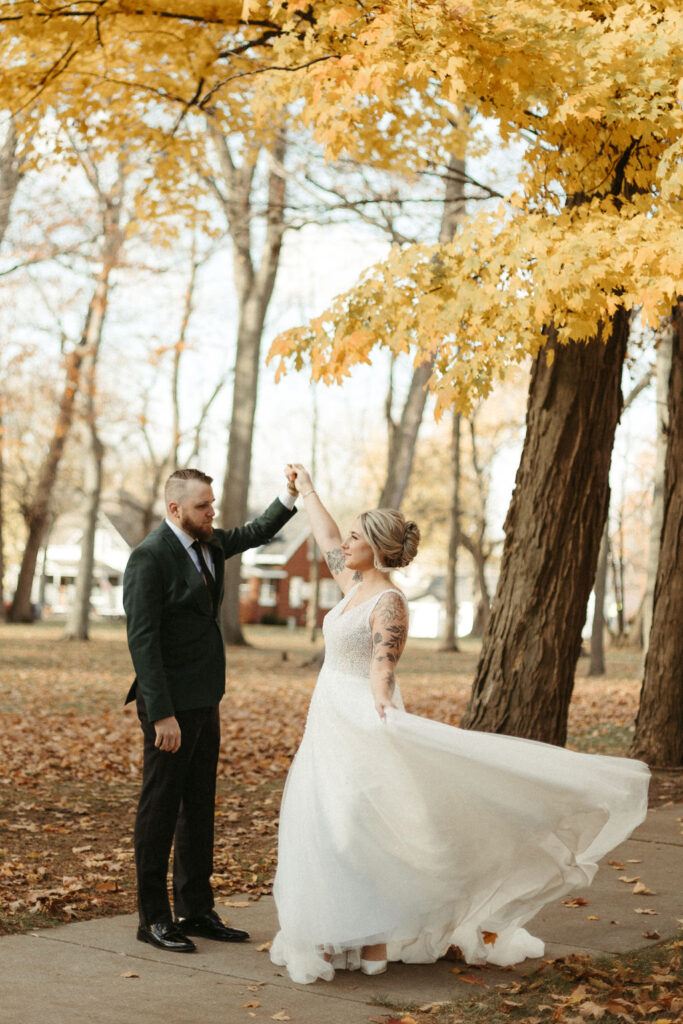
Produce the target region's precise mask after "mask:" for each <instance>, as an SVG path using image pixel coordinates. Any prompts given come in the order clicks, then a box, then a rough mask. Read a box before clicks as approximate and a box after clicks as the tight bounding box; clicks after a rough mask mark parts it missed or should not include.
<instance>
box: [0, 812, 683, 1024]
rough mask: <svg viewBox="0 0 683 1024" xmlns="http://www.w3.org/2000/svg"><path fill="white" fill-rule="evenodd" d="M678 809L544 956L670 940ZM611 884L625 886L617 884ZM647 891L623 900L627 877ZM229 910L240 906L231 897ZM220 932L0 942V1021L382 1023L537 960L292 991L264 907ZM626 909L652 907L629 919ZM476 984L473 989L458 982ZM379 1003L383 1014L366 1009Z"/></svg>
mask: <svg viewBox="0 0 683 1024" xmlns="http://www.w3.org/2000/svg"><path fill="white" fill-rule="evenodd" d="M682 821H683V804H678V805H676V806H671V807H665V808H659V809H657V810H653V811H650V813H649V814H648V817H647V820H646V821H645V822H644V824H643V825H642V826H641V827H640V828H639V829H638V830H637V831H636V832H635V833H634V835H633V836H632V837H631V838H630V839H629V840H628V841H627V842H625V843H623V844H622V846H620V847H618V848H617V849H616V850H615V851H614V852H613V853H612V854H611V855H610V860H612V861H617V862H618V863H619V864H621V865H623V869H622V868H621V867H618V866H610V865H609V864H607V863H604V864H603V865H601V867H600V871H599V872H598V875H597V877H596V879H595V881H594V883H593V885H592V886H591V888H590V889H588V890H584V891H583V892H582V893H578V892H577V893H571V894H570V895H571V896H578V895H581V896H582V897H583V898H584V899H586V900H587V901H588V905H587V906H567V905H565V904H563V903H556V904H551V905H549V906H548V907H546V908H545V909H544V910H543V911H542V912H541V913H540V914H539V915H538V916H537V917H536V918H534V920H533V921H532V922H531V923H530V924H529V925H528V927H529V930H530V931H531V932H532V933H533V934H535V935H539V936H540V937H541V938H543V939H544V940H545V942H546V958H553V957H559V956H563V955H565V954H567V953H572V952H575V953H576V952H580V953H588V954H589V955H591V956H600V955H603V954H605V953H619V952H626V951H627V950H632V949H637V948H639V947H643V946H648V945H651V944H652V941H653V940H652V939H649V938H646V937H645V936H644V933H645V932H657V933H658V934H659V935H660V936H661V937H662V938H669V937H671V936H673V935H674V934H675V933H676V930H677V927H678V923H679V921H680V919H681V918H683V885H682V881H683V834H682V833H683V829H682V827H681V823H682ZM621 878H628V879H630V880H631V881H629V882H624V881H621V880H620V879H621ZM636 878H638V880H639V881H640V882H641V884H643V885H644V886H646V887H647V889H649V890H651V894H650V895H647V894H642V895H638V894H634V893H633V889H634V887H635V886H636V884H637V883H636V881H635V879H636ZM234 902H241V901H240V900H239V898H238V897H235V898H234ZM218 909H219V911H220V912H221V913H222V914H223V916H225V917H227V919H228V920H229V921H230V923H232V924H234V925H235V926H236V927H239V928H246V929H247V930H248V931H249V932H250V933H251V942H250V943H245V944H244V945H222V944H220V943H214V942H208V941H205V940H203V939H198V940H197V945H198V947H199V952H198V953H196V954H192V955H181V954H170V953H163V952H161V951H159V950H156V949H154V948H153V947H151V946H146V945H144V944H143V943H140V942H138V941H137V940H136V938H135V929H136V919H135V918H134V917H133V916H126V917H115V918H102V919H99V920H94V921H84V922H82V923H77V924H69V925H63V926H61V927H58V928H51V929H45V930H41V931H36V932H31V933H28V934H24V935H10V936H6V937H4V938H1V939H0V1022H2V1024H85V1022H97V1024H142V1022H147V1021H149V1022H154V1024H156V1022H160V1024H250V1022H251V1021H257V1022H259V1021H260V1022H268V1021H270V1020H272V1019H273V1018H274V1019H275V1020H291V1021H292V1022H293V1024H367V1022H368V1020H369V1019H373V1018H378V1019H380V1020H381V1019H382V1018H383V1017H386V1016H388V1015H389V1013H388V1011H387V1009H386V1004H387V1003H388V1002H389V1003H410V1002H412V1003H417V1004H422V1003H427V1002H434V1001H440V1000H453V1001H457V1000H458V999H465V998H471V997H472V994H473V991H479V992H481V991H482V990H483V989H485V988H491V987H494V986H495V985H496V984H501V983H508V984H509V983H510V982H511V981H512V980H513V978H514V975H515V974H517V975H522V974H527V973H529V972H530V971H532V970H534V968H536V967H537V966H538V963H539V961H536V960H528V961H526V962H525V963H524V964H520V965H519V966H518V967H516V968H514V973H513V972H511V971H510V970H507V971H504V970H499V969H494V968H486V969H484V970H478V969H476V968H474V969H469V968H466V967H465V966H464V965H463V964H458V965H457V966H458V968H459V970H460V973H457V974H456V973H454V972H453V967H454V965H453V964H452V963H449V962H447V961H440V962H439V963H437V964H431V965H426V966H406V965H404V964H391V965H390V966H389V971H388V972H387V974H385V975H383V976H381V977H379V978H367V977H365V976H363V975H360V974H358V973H346V972H338V973H337V975H336V977H335V979H334V981H333V982H331V983H326V982H317V983H316V984H314V985H307V986H300V985H294V984H292V983H291V982H290V980H289V978H288V977H287V975H286V974H285V973H284V972H283V971H282V970H281V969H278V968H276V967H274V966H273V965H272V964H271V962H270V959H269V957H268V953H267V952H265V951H263V952H259V951H258V949H257V947H258V946H260V945H262V944H265V943H266V942H268V941H269V940H270V939H271V938H272V936H273V933H274V931H275V929H276V916H275V907H274V905H273V901H272V899H271V898H263V899H261V900H259V901H258V902H255V903H251V904H250V905H249V906H248V907H231V906H230V902H229V901H228V902H227V903H226V904H223V905H219V907H218ZM637 910H652V911H655V913H653V914H639V913H637V912H636V911H637ZM473 974H474V976H475V977H476V978H477V980H481V981H482V982H483V985H481V986H477V988H476V989H474V988H473V985H472V984H471V983H468V982H466V981H463V980H462V978H463V976H468V975H469V977H470V978H471V977H472V976H473ZM376 1000H381V1002H382V1004H383V1005H377V1002H376Z"/></svg>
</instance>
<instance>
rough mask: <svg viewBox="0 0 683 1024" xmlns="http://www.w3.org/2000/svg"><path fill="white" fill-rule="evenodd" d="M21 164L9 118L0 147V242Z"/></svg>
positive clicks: (12, 124)
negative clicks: (0, 146)
mask: <svg viewBox="0 0 683 1024" xmlns="http://www.w3.org/2000/svg"><path fill="white" fill-rule="evenodd" d="M21 174H22V171H21V164H20V161H19V160H18V159H17V135H16V131H15V129H14V121H13V120H10V123H9V125H8V127H7V133H6V135H5V140H4V142H3V144H2V148H0V242H2V240H3V238H4V237H5V232H6V231H7V226H8V224H9V219H10V212H11V208H12V201H13V199H14V196H15V194H16V191H17V188H18V186H19V182H20V181H21Z"/></svg>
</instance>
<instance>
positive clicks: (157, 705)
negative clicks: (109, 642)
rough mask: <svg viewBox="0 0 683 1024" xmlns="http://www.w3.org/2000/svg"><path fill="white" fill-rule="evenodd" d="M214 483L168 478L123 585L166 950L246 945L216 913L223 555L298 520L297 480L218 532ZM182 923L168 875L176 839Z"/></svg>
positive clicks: (141, 873)
mask: <svg viewBox="0 0 683 1024" xmlns="http://www.w3.org/2000/svg"><path fill="white" fill-rule="evenodd" d="M211 483H212V478H211V477H210V476H207V475H206V474H205V473H202V472H200V471H199V470H197V469H181V470H177V471H176V472H175V473H173V474H172V475H171V476H170V477H169V479H168V480H167V482H166V488H165V494H164V498H165V503H166V519H165V520H164V522H163V523H162V524H161V526H159V527H158V528H157V529H156V530H153V531H152V533H150V534H149V535H148V536H147V537H146V538H145V539H144V540H143V541H142V543H141V544H140V545H138V547H137V548H135V550H134V551H133V552H132V553H131V556H130V559H129V561H128V565H127V567H126V572H125V576H124V580H123V604H124V608H125V611H126V618H127V631H128V647H129V649H130V653H131V657H132V659H133V665H134V667H135V673H136V678H135V681H134V683H133V685H132V686H131V688H130V691H129V693H128V697H127V699H126V703H128V702H129V701H132V700H135V701H136V702H137V712H138V717H139V719H140V725H141V727H142V733H143V738H144V749H143V768H142V793H141V795H140V802H139V804H138V812H137V818H136V821H135V863H136V869H137V879H138V910H139V915H140V926H139V928H138V933H137V937H138V939H140V941H141V942H149V943H151V944H152V945H153V946H157V947H159V948H160V949H166V950H172V951H175V952H181V953H193V952H194V951H195V950H196V946H195V944H194V943H193V942H192V940H191V939H190V938H188V936H190V935H201V936H203V937H205V938H208V939H217V940H219V941H221V942H242V941H244V940H245V939H248V938H249V935H248V934H247V932H244V931H240V930H239V929H236V928H230V927H228V925H227V924H225V922H224V921H222V920H221V918H220V917H219V916H218V914H217V913H216V911H215V910H214V900H213V893H212V891H211V885H210V882H209V879H210V877H211V874H212V871H213V821H214V797H215V791H216V767H217V763H218V748H219V742H220V723H219V715H218V704H219V702H220V700H221V697H222V696H223V693H224V691H225V645H224V643H223V637H222V635H221V626H220V605H221V599H222V597H223V577H224V571H225V560H226V558H230V557H231V555H236V554H238V552H240V551H245V550H246V549H247V548H253V547H257V546H258V545H259V544H263V543H264V542H265V541H267V540H269V539H270V538H271V537H273V536H274V535H275V534H276V533H277V532H278V530H280V529H281V527H282V526H284V524H285V523H286V522H287V521H288V519H290V518H291V516H292V515H293V514H294V501H295V499H296V494H295V493H293V489H292V485H291V484H290V485H289V486H288V488H287V490H283V493H282V494H281V496H280V497H279V498H278V499H276V500H275V501H274V502H273V503H272V504H271V505H270V506H269V507H268V508H267V509H266V510H265V512H263V513H262V514H261V515H260V516H258V517H257V518H256V519H254V520H253V521H252V522H251V523H248V524H247V525H246V526H240V527H237V528H236V529H232V530H214V529H213V525H212V523H213V518H214V515H215V512H214V508H213V506H214V501H215V498H214V495H213V490H212V489H211ZM174 839H175V847H174V860H173V899H174V907H175V913H176V920H175V921H174V919H173V916H172V914H171V907H170V903H169V899H168V892H167V887H166V875H167V872H168V862H169V857H170V853H171V846H172V845H173V844H174Z"/></svg>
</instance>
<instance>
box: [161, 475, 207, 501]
mask: <svg viewBox="0 0 683 1024" xmlns="http://www.w3.org/2000/svg"><path fill="white" fill-rule="evenodd" d="M188 480H199V481H200V482H201V483H203V484H212V483H213V477H212V476H207V474H206V473H202V471H201V469H176V471H175V473H171V475H170V476H169V478H168V480H167V481H166V486H165V487H164V501H165V502H166V507H167V508H168V503H169V502H170V501H177V502H182V500H183V498H184V497H185V492H186V491H187V481H188Z"/></svg>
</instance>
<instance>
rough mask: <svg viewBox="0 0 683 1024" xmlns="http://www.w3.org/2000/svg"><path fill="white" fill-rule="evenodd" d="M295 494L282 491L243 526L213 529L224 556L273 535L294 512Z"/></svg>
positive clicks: (263, 541)
mask: <svg viewBox="0 0 683 1024" xmlns="http://www.w3.org/2000/svg"><path fill="white" fill-rule="evenodd" d="M295 500H296V495H292V494H289V492H287V491H284V492H283V493H282V494H281V495H280V496H279V497H278V498H276V499H275V501H273V502H272V503H271V504H270V505H269V506H268V508H267V509H266V510H265V511H264V512H262V513H261V515H260V516H257V517H256V518H255V519H252V520H251V522H249V523H246V524H245V525H244V526H236V527H234V529H232V530H214V531H213V536H214V538H215V539H216V540H217V541H218V542H219V543H220V545H221V547H222V548H223V553H224V555H225V557H226V558H231V557H232V555H237V554H239V553H240V552H241V551H246V550H247V549H248V548H256V547H258V546H259V545H260V544H265V542H266V541H267V540H270V539H271V537H274V536H275V534H276V533H277V532H278V530H281V529H282V527H283V526H284V525H285V523H287V522H289V520H290V519H291V518H292V516H293V515H294V514H295V513H296V509H295V508H294V501H295Z"/></svg>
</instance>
